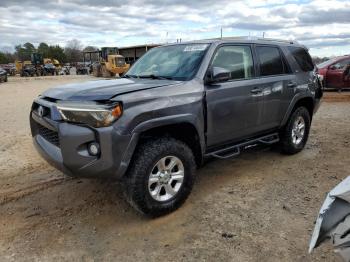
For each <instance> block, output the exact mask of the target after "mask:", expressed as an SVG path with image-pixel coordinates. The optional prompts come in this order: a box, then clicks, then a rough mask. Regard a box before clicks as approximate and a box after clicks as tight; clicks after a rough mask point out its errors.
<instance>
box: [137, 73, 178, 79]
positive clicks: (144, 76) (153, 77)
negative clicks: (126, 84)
mask: <svg viewBox="0 0 350 262" xmlns="http://www.w3.org/2000/svg"><path fill="white" fill-rule="evenodd" d="M138 77H139V78H150V79H160V80H172V79H173V78H172V77H170V76H157V75H153V74H151V75H139V76H138Z"/></svg>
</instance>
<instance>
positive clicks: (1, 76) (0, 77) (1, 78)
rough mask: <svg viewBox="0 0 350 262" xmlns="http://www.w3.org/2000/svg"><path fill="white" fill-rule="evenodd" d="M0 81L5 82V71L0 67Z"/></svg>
mask: <svg viewBox="0 0 350 262" xmlns="http://www.w3.org/2000/svg"><path fill="white" fill-rule="evenodd" d="M0 82H7V72H6V70H4V69H2V68H1V67H0Z"/></svg>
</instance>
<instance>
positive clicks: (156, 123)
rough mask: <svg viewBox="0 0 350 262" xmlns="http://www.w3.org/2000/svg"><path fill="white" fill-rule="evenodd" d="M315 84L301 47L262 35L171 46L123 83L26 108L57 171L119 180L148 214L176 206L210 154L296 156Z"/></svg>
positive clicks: (314, 103) (54, 95)
mask: <svg viewBox="0 0 350 262" xmlns="http://www.w3.org/2000/svg"><path fill="white" fill-rule="evenodd" d="M321 97H322V88H321V85H320V82H319V78H318V77H317V74H316V73H315V70H314V64H313V62H312V60H311V57H310V55H309V54H308V51H307V49H306V48H305V47H304V46H302V45H299V44H297V43H293V42H287V41H278V40H268V39H260V40H259V39H255V40H252V39H220V40H208V41H197V42H189V43H180V44H169V45H165V46H161V47H158V48H154V49H152V50H150V51H149V52H147V53H146V54H145V55H144V56H143V57H142V58H140V59H139V60H138V61H137V62H136V63H135V64H134V65H133V66H132V67H131V68H130V70H129V71H128V72H127V73H126V74H125V76H124V77H122V78H121V79H115V80H99V81H90V82H86V83H80V84H69V85H65V86H62V87H58V88H53V89H49V90H47V91H46V92H44V93H43V94H42V95H40V96H39V97H38V98H37V99H35V101H34V102H33V105H32V108H31V112H30V124H31V130H32V135H33V141H34V145H35V146H36V148H37V150H38V151H39V153H40V154H41V155H42V156H43V157H44V158H45V159H46V160H47V161H48V162H49V163H51V164H52V165H54V166H55V167H57V168H58V169H60V170H62V171H63V172H64V173H65V174H68V175H70V176H77V177H99V178H106V177H110V178H117V179H120V180H121V181H122V183H123V185H124V189H125V190H124V191H125V196H126V199H127V200H128V201H129V202H130V203H131V204H132V205H133V206H134V207H135V208H136V209H137V210H139V211H141V212H143V213H145V214H149V215H152V216H158V215H162V214H165V213H168V212H170V211H172V210H175V209H176V208H178V207H179V206H180V205H181V204H182V203H183V202H184V201H185V199H186V198H187V197H188V195H189V194H190V192H191V189H192V186H193V183H194V180H195V170H196V168H198V167H199V166H201V165H202V164H203V162H204V160H205V159H206V158H208V157H215V158H220V159H223V158H229V157H233V156H236V155H238V154H239V153H240V152H241V150H243V149H245V148H247V147H250V146H252V145H256V144H261V143H262V144H268V145H270V144H273V143H279V145H280V148H281V151H282V152H284V153H286V154H295V153H297V152H299V151H301V150H302V149H303V148H304V146H305V143H306V142H307V139H308V135H309V131H310V125H311V121H312V116H313V114H314V113H315V112H316V111H317V109H318V107H319V102H320V99H321Z"/></svg>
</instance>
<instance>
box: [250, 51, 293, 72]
mask: <svg viewBox="0 0 350 262" xmlns="http://www.w3.org/2000/svg"><path fill="white" fill-rule="evenodd" d="M256 51H257V55H258V58H259V61H260V75H261V76H272V75H282V74H285V73H287V72H288V69H287V65H286V64H285V62H284V59H283V57H282V56H281V52H280V50H279V49H278V48H277V47H273V46H257V47H256Z"/></svg>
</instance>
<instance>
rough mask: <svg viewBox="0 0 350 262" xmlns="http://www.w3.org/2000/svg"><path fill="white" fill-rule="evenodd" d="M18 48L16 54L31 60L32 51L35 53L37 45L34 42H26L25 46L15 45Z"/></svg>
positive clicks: (20, 58)
mask: <svg viewBox="0 0 350 262" xmlns="http://www.w3.org/2000/svg"><path fill="white" fill-rule="evenodd" d="M15 50H16V56H17V58H18V59H19V60H22V61H24V60H30V56H31V54H32V53H34V52H35V51H36V50H35V47H34V45H33V44H32V43H29V42H27V43H25V44H24V45H23V46H22V45H17V46H15Z"/></svg>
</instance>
